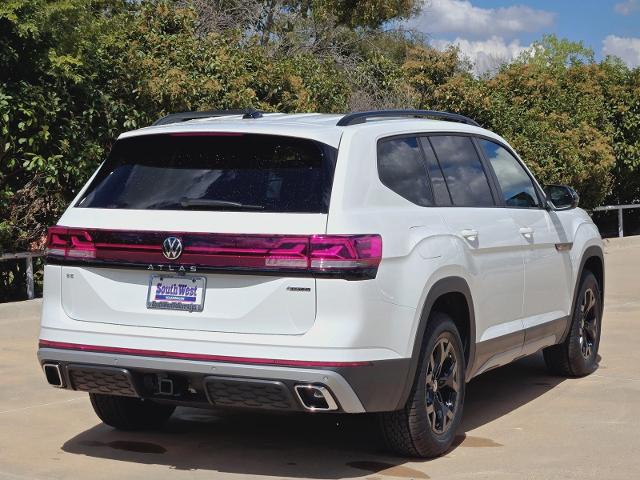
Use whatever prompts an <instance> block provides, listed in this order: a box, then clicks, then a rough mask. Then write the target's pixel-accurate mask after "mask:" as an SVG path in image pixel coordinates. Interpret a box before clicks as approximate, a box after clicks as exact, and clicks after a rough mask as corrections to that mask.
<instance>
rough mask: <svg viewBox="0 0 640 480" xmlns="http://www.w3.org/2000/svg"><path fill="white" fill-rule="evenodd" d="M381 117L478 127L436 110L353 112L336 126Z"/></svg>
mask: <svg viewBox="0 0 640 480" xmlns="http://www.w3.org/2000/svg"><path fill="white" fill-rule="evenodd" d="M383 117H415V118H420V117H431V118H437V119H441V120H449V121H451V122H460V123H466V124H467V125H473V126H474V127H479V126H480V124H479V123H478V122H476V121H475V120H472V119H471V118H469V117H465V116H464V115H459V114H457V113H449V112H440V111H437V110H372V111H370V112H354V113H349V114H347V115H345V116H344V117H342V118H341V119H340V120H339V121H338V123H337V124H336V125H337V126H338V127H347V126H349V125H357V124H359V123H365V122H366V121H367V119H369V118H383Z"/></svg>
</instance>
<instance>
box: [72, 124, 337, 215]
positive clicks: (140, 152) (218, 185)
mask: <svg viewBox="0 0 640 480" xmlns="http://www.w3.org/2000/svg"><path fill="white" fill-rule="evenodd" d="M332 152H333V153H332ZM333 158H335V149H332V148H331V147H328V146H326V145H321V144H318V143H316V142H313V141H311V140H305V139H296V138H290V137H281V136H273V135H255V134H226V135H223V134H219V135H202V134H200V135H189V134H184V135H183V134H178V135H176V134H174V135H149V136H140V137H132V138H128V139H123V140H119V141H118V142H116V144H115V145H114V147H113V150H112V151H111V154H110V155H109V158H108V160H107V161H106V162H105V164H104V165H103V166H102V168H101V169H100V171H99V172H98V175H97V176H96V178H95V180H94V181H93V182H92V184H91V186H90V187H89V189H88V190H87V193H86V194H85V196H84V198H82V199H81V200H80V202H79V203H78V205H77V206H79V207H92V208H127V209H148V210H189V209H190V210H240V211H242V210H245V211H264V212H327V211H328V205H329V195H330V192H331V182H332V179H333V170H334V164H333V160H332V159H333Z"/></svg>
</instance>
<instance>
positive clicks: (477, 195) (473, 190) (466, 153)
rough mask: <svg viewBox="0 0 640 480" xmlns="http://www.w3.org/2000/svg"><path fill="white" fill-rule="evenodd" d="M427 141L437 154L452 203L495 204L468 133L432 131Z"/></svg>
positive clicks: (462, 205) (478, 205)
mask: <svg viewBox="0 0 640 480" xmlns="http://www.w3.org/2000/svg"><path fill="white" fill-rule="evenodd" d="M429 141H430V142H431V145H432V146H433V149H434V151H435V154H436V156H437V158H438V162H439V163H440V167H441V168H442V174H443V176H444V179H445V182H446V183H447V187H448V188H449V193H450V194H451V200H452V201H453V204H454V205H455V206H459V207H491V206H494V205H495V202H494V199H493V195H492V194H491V187H490V186H489V180H488V179H487V175H486V173H485V171H484V167H483V166H482V162H481V160H480V157H479V156H478V152H477V151H476V148H475V146H474V145H473V141H472V140H471V138H470V137H465V136H455V135H433V136H430V137H429Z"/></svg>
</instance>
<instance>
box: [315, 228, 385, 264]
mask: <svg viewBox="0 0 640 480" xmlns="http://www.w3.org/2000/svg"><path fill="white" fill-rule="evenodd" d="M310 241H311V253H310V259H309V260H310V262H309V266H310V268H311V270H318V271H331V270H342V269H358V268H372V267H377V266H378V265H379V264H380V260H381V259H382V238H380V235H315V236H313V237H311V239H310Z"/></svg>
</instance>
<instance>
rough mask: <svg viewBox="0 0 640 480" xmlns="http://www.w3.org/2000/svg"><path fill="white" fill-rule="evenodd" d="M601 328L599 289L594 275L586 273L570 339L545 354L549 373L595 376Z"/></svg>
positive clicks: (581, 282) (582, 281) (572, 323)
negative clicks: (592, 374) (591, 374)
mask: <svg viewBox="0 0 640 480" xmlns="http://www.w3.org/2000/svg"><path fill="white" fill-rule="evenodd" d="M601 327H602V296H601V290H600V285H599V283H598V280H597V279H596V277H595V276H594V275H593V273H591V272H590V271H588V270H586V271H585V272H584V273H583V274H582V278H581V280H580V285H579V290H578V298H577V301H576V305H575V308H574V312H573V315H572V318H571V327H570V330H569V333H568V334H567V338H566V339H565V340H564V342H562V343H560V344H558V345H554V346H552V347H547V348H545V349H544V351H543V354H544V361H545V363H546V365H547V369H548V370H549V372H550V373H551V374H553V375H558V376H563V377H583V376H585V375H589V374H590V373H593V372H594V371H595V370H596V369H597V368H598V348H599V346H600V332H601V330H602V328H601Z"/></svg>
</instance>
